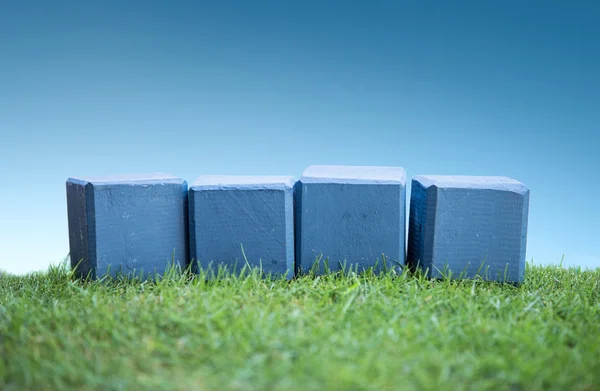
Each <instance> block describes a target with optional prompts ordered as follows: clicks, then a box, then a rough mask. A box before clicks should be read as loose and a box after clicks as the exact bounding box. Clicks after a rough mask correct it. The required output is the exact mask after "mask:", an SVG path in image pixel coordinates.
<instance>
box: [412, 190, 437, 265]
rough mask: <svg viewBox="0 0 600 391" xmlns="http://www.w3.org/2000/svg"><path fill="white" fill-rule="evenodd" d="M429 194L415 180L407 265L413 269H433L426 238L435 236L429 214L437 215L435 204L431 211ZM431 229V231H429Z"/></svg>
mask: <svg viewBox="0 0 600 391" xmlns="http://www.w3.org/2000/svg"><path fill="white" fill-rule="evenodd" d="M431 206H432V205H431V204H430V203H429V202H428V192H427V188H425V187H424V186H423V185H422V184H421V183H420V182H418V181H415V180H413V182H412V188H411V198H410V214H409V230H408V253H407V263H408V264H409V265H410V267H411V268H416V267H420V268H421V269H422V270H426V269H427V268H431V252H430V251H429V252H428V255H429V256H428V257H427V258H425V238H426V237H428V236H431V235H433V233H432V232H431V223H430V224H429V226H428V225H427V224H426V222H427V215H428V212H431V213H435V204H434V205H433V209H431ZM427 228H429V230H427Z"/></svg>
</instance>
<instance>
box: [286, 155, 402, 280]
mask: <svg viewBox="0 0 600 391" xmlns="http://www.w3.org/2000/svg"><path fill="white" fill-rule="evenodd" d="M405 185H406V172H405V171H404V169H403V168H402V167H369V166H310V167H309V168H307V169H306V171H304V173H303V174H302V177H301V178H300V180H299V181H298V183H297V186H296V191H295V200H296V240H297V242H296V251H297V253H296V267H297V268H301V269H302V271H303V272H307V271H309V270H311V269H313V270H314V271H315V272H316V273H324V272H326V271H338V270H340V269H342V268H345V269H346V270H348V269H350V268H352V270H357V271H358V272H361V271H364V270H365V269H368V268H370V267H374V269H375V271H376V272H379V271H381V270H383V267H384V265H385V267H386V268H387V269H388V270H389V269H392V268H394V267H397V266H398V265H404V258H405V224H406V218H405V215H406V212H405V210H406V188H405ZM384 258H385V261H384ZM316 262H318V269H317V264H316Z"/></svg>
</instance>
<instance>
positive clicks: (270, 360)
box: [0, 265, 600, 391]
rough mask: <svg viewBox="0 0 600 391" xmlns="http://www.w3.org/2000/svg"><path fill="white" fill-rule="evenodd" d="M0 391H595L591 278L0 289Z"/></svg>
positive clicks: (23, 284) (6, 285) (44, 280)
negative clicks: (509, 282) (518, 283)
mask: <svg viewBox="0 0 600 391" xmlns="http://www.w3.org/2000/svg"><path fill="white" fill-rule="evenodd" d="M0 357H1V360H0V389H2V390H4V391H9V390H69V389H82V390H134V389H136V390H392V389H398V390H413V389H414V390H416V389H431V390H466V389H471V390H487V389H490V390H491V389H493V390H552V389H555V390H565V389H569V390H596V389H600V270H595V271H581V270H577V269H562V268H558V267H538V266H531V265H528V269H527V273H526V282H525V284H523V285H521V286H519V287H515V286H511V285H502V284H498V283H492V282H483V281H469V280H464V281H456V280H454V281H452V280H444V281H431V280H428V279H425V278H424V277H422V276H418V275H409V274H404V275H394V274H387V275H384V276H373V275H368V274H366V275H361V276H356V275H353V274H348V275H331V276H325V277H315V276H306V277H302V278H299V279H297V280H293V281H290V282H287V281H284V280H268V279H267V280H263V279H260V278H258V277H257V275H256V274H251V275H249V276H246V277H243V278H236V277H233V276H230V277H229V278H224V279H221V280H219V281H217V282H214V281H213V282H206V281H204V279H203V278H190V277H189V276H186V275H185V274H181V273H179V274H178V273H172V275H170V276H168V277H166V278H165V279H163V280H161V281H159V282H157V283H150V282H148V283H140V282H126V281H124V280H123V281H104V282H82V281H79V280H75V279H73V278H71V276H70V274H69V272H68V271H67V270H66V268H64V267H53V268H51V269H50V270H49V271H48V272H47V273H42V274H33V275H29V276H21V277H18V276H9V275H0Z"/></svg>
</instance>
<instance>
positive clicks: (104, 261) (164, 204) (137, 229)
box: [94, 182, 189, 278]
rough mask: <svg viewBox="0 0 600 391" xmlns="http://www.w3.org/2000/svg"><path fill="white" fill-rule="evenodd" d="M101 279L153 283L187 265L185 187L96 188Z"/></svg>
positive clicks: (184, 185) (121, 186)
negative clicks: (133, 278)
mask: <svg viewBox="0 0 600 391" xmlns="http://www.w3.org/2000/svg"><path fill="white" fill-rule="evenodd" d="M94 194H95V207H96V226H97V228H96V240H97V246H96V247H97V267H98V274H101V275H104V274H106V273H110V274H111V275H115V274H117V273H124V274H128V275H130V274H135V275H139V276H141V277H142V278H149V277H150V276H152V275H154V274H155V273H158V274H161V273H163V272H164V270H165V269H166V268H167V267H169V266H171V265H172V264H173V263H175V264H176V265H178V266H180V267H181V268H185V267H186V266H187V263H188V256H189V253H188V226H187V224H188V216H187V215H188V210H187V205H186V204H187V183H185V182H184V183H183V184H179V183H177V184H164V183H160V184H148V185H136V186H131V185H110V186H108V185H106V186H100V187H96V188H95V192H94Z"/></svg>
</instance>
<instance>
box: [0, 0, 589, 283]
mask: <svg viewBox="0 0 600 391" xmlns="http://www.w3.org/2000/svg"><path fill="white" fill-rule="evenodd" d="M599 17H600V2H595V1H588V2H585V1H548V0H546V1H508V0H507V1H453V2H450V1H442V0H440V1H416V0H415V1H404V2H402V1H366V0H365V1H359V2H352V1H339V2H334V1H326V2H316V1H292V0H290V1H262V0H257V1H246V0H244V1H242V0H240V1H172V2H170V1H160V2H158V1H137V2H134V1H55V2H51V1H13V0H3V1H2V2H0V174H1V178H2V184H3V186H2V188H1V191H0V268H1V269H5V270H7V271H10V272H14V273H23V272H27V271H32V270H38V269H45V268H46V267H47V265H48V264H49V263H50V262H52V263H56V262H59V261H60V260H62V259H63V258H64V257H65V256H66V255H67V253H68V238H67V215H66V196H65V180H66V179H67V177H69V176H78V175H106V174H131V173H147V172H155V171H162V172H169V173H171V174H175V175H179V176H182V177H184V178H186V179H187V180H188V181H190V182H191V181H193V180H194V179H195V178H196V177H197V176H198V175H200V174H282V175H295V176H299V175H300V174H301V172H302V171H303V170H304V169H305V168H306V167H307V166H308V165H310V164H348V165H399V166H403V167H404V168H405V169H406V170H407V173H408V175H409V177H412V176H414V175H418V174H462V175H506V176H510V177H513V178H516V179H518V180H520V181H522V182H524V183H525V184H526V185H527V186H528V187H529V188H530V189H531V207H530V219H529V235H528V251H527V256H528V259H531V258H533V259H534V262H536V263H541V264H548V263H558V262H559V261H560V259H561V257H562V256H563V254H564V256H565V263H566V264H581V265H597V266H600V223H599V218H600V202H599V201H598V200H599V198H598V197H599V194H600V173H599V170H600V157H599V156H600V148H599V147H600V136H599V127H600V72H599V71H600V40H599V39H598V38H599V37H600V23H599V22H598V21H599V20H600V19H599Z"/></svg>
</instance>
